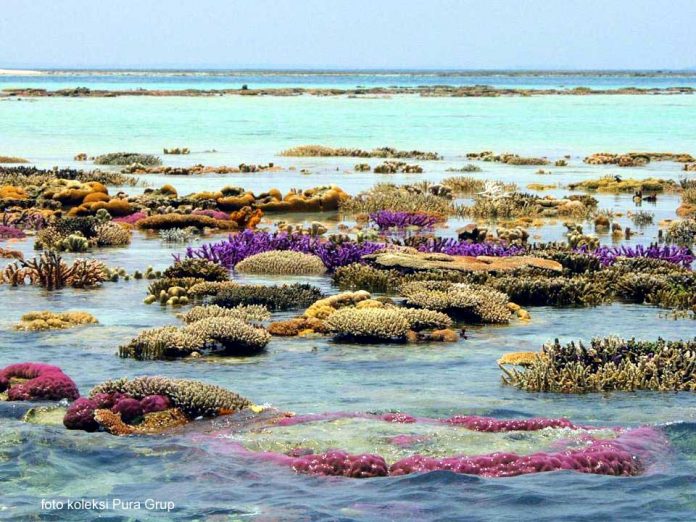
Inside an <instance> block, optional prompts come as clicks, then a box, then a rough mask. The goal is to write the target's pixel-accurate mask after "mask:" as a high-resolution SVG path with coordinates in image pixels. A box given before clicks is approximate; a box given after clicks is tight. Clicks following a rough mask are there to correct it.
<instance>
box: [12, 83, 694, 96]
mask: <svg viewBox="0 0 696 522" xmlns="http://www.w3.org/2000/svg"><path fill="white" fill-rule="evenodd" d="M695 92H696V89H695V88H693V87H650V88H640V87H622V88H619V89H592V88H589V87H574V88H572V89H556V88H551V89H515V88H497V87H491V86H488V85H474V86H450V85H433V86H420V87H370V88H360V87H358V88H354V89H339V88H306V87H278V88H263V89H249V88H244V87H242V88H241V89H121V90H118V89H115V90H110V89H108V90H107V89H89V88H87V87H75V88H71V89H57V90H47V89H38V88H32V87H25V88H7V89H3V90H2V91H0V98H1V97H32V98H42V97H67V98H111V97H116V96H188V97H205V96H230V95H238V96H302V95H310V96H361V95H366V96H390V95H396V94H411V95H419V96H424V97H435V98H438V97H442V98H446V97H452V98H457V97H462V98H464V97H474V98H479V97H498V96H543V95H561V96H587V95H593V94H621V95H648V94H652V95H659V94H662V95H666V94H667V95H674V94H694V93H695Z"/></svg>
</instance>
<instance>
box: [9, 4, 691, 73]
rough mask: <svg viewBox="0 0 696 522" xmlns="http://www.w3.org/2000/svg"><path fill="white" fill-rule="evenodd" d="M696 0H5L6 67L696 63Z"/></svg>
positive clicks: (639, 66) (629, 65)
mask: <svg viewBox="0 0 696 522" xmlns="http://www.w3.org/2000/svg"><path fill="white" fill-rule="evenodd" d="M695 22H696V0H663V1H659V0H427V1H426V0H326V1H321V0H244V1H239V0H169V1H165V0H109V1H96V0H0V68H1V67H46V68H50V67H64V68H69V67H139V68H148V67H149V68H156V67H182V68H186V67H188V68H196V67H198V68H204V67H211V68H216V67H220V68H243V67H258V68H264V67H266V68H282V67H286V68H312V67H314V68H327V67H328V68H459V69H472V68H473V69H476V68H489V69H490V68H499V69H500V68H546V69H550V68H562V69H591V68H599V69H611V68H622V69H654V68H676V69H679V68H686V67H694V66H696V53H694V51H695V50H696V30H694V23H695Z"/></svg>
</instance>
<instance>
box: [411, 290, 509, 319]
mask: <svg viewBox="0 0 696 522" xmlns="http://www.w3.org/2000/svg"><path fill="white" fill-rule="evenodd" d="M401 294H402V295H403V296H404V297H405V298H406V302H407V303H408V304H409V305H411V306H417V307H420V308H428V309H431V310H442V311H445V312H446V313H448V314H449V315H456V316H457V317H461V318H466V319H467V320H470V321H476V322H482V323H507V322H509V321H510V318H511V315H512V313H511V310H510V308H509V307H508V296H507V295H506V294H504V293H502V292H497V291H495V290H492V289H491V288H488V287H485V286H481V285H467V284H464V283H450V282H446V281H414V282H410V283H406V284H404V285H403V286H402V287H401Z"/></svg>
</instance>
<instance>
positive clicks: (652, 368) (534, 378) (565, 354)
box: [500, 337, 696, 393]
mask: <svg viewBox="0 0 696 522" xmlns="http://www.w3.org/2000/svg"><path fill="white" fill-rule="evenodd" d="M526 362H527V364H526V366H525V367H524V368H523V369H522V370H517V369H514V368H513V369H510V370H508V369H506V368H505V366H504V364H510V363H507V362H503V363H502V364H501V365H500V368H501V369H502V370H503V372H504V376H503V382H504V383H506V384H509V385H512V386H516V387H518V388H521V389H523V390H526V391H543V392H556V393H588V392H605V391H620V390H622V391H635V390H658V391H696V379H694V371H693V368H694V365H696V338H694V339H692V340H687V341H666V340H664V339H661V338H659V339H658V340H657V341H637V340H635V339H629V340H623V339H619V338H618V337H607V338H596V339H592V341H591V343H590V345H589V346H585V345H584V344H583V343H582V342H579V343H577V344H576V343H575V342H571V343H569V344H565V345H562V344H560V343H559V341H558V339H557V340H556V341H555V342H554V343H549V344H546V345H544V346H543V348H542V350H541V352H540V353H539V354H538V356H537V357H536V358H534V359H533V360H531V361H526ZM512 364H514V363H512Z"/></svg>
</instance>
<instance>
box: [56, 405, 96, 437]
mask: <svg viewBox="0 0 696 522" xmlns="http://www.w3.org/2000/svg"><path fill="white" fill-rule="evenodd" d="M96 409H97V403H96V401H94V400H92V399H87V398H86V397H81V398H79V399H77V400H76V401H75V402H73V403H72V404H71V405H70V406H68V411H66V412H65V416H64V417H63V425H64V426H65V427H66V428H68V429H69V430H84V431H97V430H98V429H99V424H97V421H96V420H94V410H96Z"/></svg>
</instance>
